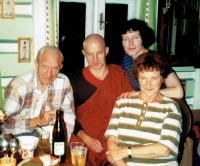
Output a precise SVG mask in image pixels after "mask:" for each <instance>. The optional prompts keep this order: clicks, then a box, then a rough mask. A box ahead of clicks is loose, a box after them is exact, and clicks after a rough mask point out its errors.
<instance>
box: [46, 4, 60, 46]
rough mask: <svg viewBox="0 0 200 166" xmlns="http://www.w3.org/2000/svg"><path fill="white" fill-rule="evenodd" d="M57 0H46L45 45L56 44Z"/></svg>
mask: <svg viewBox="0 0 200 166" xmlns="http://www.w3.org/2000/svg"><path fill="white" fill-rule="evenodd" d="M58 2H59V0H46V6H45V9H46V23H45V31H46V45H55V46H58V13H57V12H58V4H59V3H58Z"/></svg>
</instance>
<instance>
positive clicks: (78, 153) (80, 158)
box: [72, 147, 87, 166]
mask: <svg viewBox="0 0 200 166" xmlns="http://www.w3.org/2000/svg"><path fill="white" fill-rule="evenodd" d="M72 151H73V154H74V161H75V165H76V166H85V161H86V156H87V148H86V147H74V148H73V149H72Z"/></svg>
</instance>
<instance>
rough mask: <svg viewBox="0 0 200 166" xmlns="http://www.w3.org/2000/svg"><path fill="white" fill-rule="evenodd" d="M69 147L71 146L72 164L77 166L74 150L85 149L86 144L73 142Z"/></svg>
mask: <svg viewBox="0 0 200 166" xmlns="http://www.w3.org/2000/svg"><path fill="white" fill-rule="evenodd" d="M69 146H70V152H71V161H72V164H75V158H74V153H73V148H75V147H83V146H84V144H83V143H82V142H71V143H70V144H69Z"/></svg>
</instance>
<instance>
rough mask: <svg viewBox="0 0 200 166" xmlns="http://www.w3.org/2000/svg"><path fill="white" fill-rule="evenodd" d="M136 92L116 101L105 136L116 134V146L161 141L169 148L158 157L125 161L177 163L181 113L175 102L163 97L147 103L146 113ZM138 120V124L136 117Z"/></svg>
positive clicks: (146, 163)
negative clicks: (168, 150)
mask: <svg viewBox="0 0 200 166" xmlns="http://www.w3.org/2000/svg"><path fill="white" fill-rule="evenodd" d="M137 96H138V95H137V94H136V95H133V96H132V97H131V98H130V99H120V100H118V101H117V102H116V103H115V107H114V109H113V114H112V117H111V119H110V122H109V125H108V128H107V130H106V133H105V137H107V136H108V135H114V136H116V137H118V138H119V146H142V145H148V144H153V143H161V144H163V145H165V146H167V147H168V148H169V149H171V151H172V152H171V154H170V155H169V156H168V157H164V158H162V160H161V159H160V158H159V159H142V160H141V159H137V158H134V159H129V158H127V159H125V160H126V161H127V162H134V164H136V163H140V164H141V163H142V164H145V165H148V164H162V163H163V162H167V163H168V164H169V163H173V164H176V163H177V161H176V160H177V159H176V158H177V155H178V147H179V140H180V133H181V113H180V108H179V106H178V103H176V102H175V101H173V100H171V99H169V98H167V97H164V99H163V100H162V101H161V102H159V103H148V107H147V109H146V112H145V114H143V113H141V112H142V111H143V110H144V109H143V110H142V109H141V108H142V107H143V106H144V105H143V104H144V103H143V101H141V100H140V99H139V98H138V97H137ZM138 119H139V120H140V121H141V124H140V125H138V124H137V122H138V121H139V120H138Z"/></svg>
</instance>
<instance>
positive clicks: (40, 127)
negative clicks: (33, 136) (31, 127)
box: [36, 124, 44, 130]
mask: <svg viewBox="0 0 200 166" xmlns="http://www.w3.org/2000/svg"><path fill="white" fill-rule="evenodd" d="M36 125H37V127H39V128H40V129H42V130H44V129H43V128H42V126H40V125H39V124H36Z"/></svg>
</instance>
